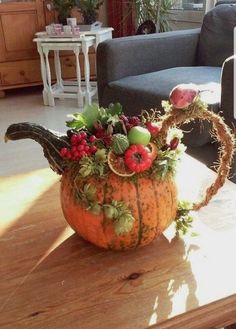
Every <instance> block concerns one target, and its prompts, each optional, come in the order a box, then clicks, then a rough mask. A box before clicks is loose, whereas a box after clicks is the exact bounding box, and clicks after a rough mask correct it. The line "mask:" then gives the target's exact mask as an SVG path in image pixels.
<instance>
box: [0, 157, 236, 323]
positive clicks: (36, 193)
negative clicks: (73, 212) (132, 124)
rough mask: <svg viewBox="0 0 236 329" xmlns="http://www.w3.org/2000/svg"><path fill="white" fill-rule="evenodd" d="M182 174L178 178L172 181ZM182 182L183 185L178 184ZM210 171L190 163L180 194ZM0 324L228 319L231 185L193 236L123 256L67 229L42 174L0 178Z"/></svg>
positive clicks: (53, 187)
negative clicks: (102, 248) (196, 234)
mask: <svg viewBox="0 0 236 329" xmlns="http://www.w3.org/2000/svg"><path fill="white" fill-rule="evenodd" d="M181 175H182V176H181ZM181 177H182V179H181ZM212 177H214V174H213V173H212V172H211V171H210V170H208V169H207V168H206V167H205V166H203V165H202V164H200V163H198V162H197V161H195V160H192V159H191V158H189V157H186V159H185V160H184V161H183V164H182V165H181V170H180V174H179V178H178V180H179V181H181V180H182V181H181V183H179V189H180V196H184V195H185V196H186V195H187V196H188V197H189V198H190V197H191V198H194V197H197V196H198V194H199V191H201V190H202V188H203V187H205V185H206V182H208V181H209V179H212ZM0 200H1V212H0V213H1V226H0V233H1V235H0V245H1V248H0V250H1V253H0V259H1V264H0V274H1V291H0V307H1V313H0V327H1V328H2V329H3V328H4V329H5V328H9V329H14V328H17V329H21V328H24V329H25V328H27V329H31V328H40V329H44V328H53V329H143V328H149V327H151V326H152V325H153V326H154V327H153V328H158V329H164V328H165V329H166V328H171V329H177V328H178V329H209V328H220V327H221V326H223V325H226V324H230V323H233V322H236V266H235V260H236V256H235V252H236V220H235V219H236V215H235V214H236V202H235V200H236V185H234V184H232V183H230V182H227V183H226V184H225V186H224V187H223V189H222V190H221V192H220V193H219V194H218V195H217V196H216V197H215V198H214V200H213V201H212V202H211V203H210V204H209V205H208V206H207V207H206V208H204V209H203V210H202V211H200V212H199V213H198V215H197V218H196V220H195V227H194V229H195V231H197V232H198V233H199V235H198V236H197V237H191V236H186V237H184V238H180V239H176V238H173V232H172V228H170V229H168V230H167V231H166V232H165V235H163V236H162V237H161V238H159V239H157V240H156V241H155V242H154V243H152V244H151V245H149V246H147V247H144V248H140V249H137V250H133V251H129V252H112V251H104V250H101V249H98V248H96V247H94V246H92V245H91V244H89V243H88V242H85V241H83V240H82V239H81V238H79V237H78V236H77V235H76V234H74V233H73V231H72V230H71V229H70V228H68V226H67V225H66V222H65V220H64V218H63V215H62V211H61V208H60V204H59V177H58V176H56V175H55V174H54V173H53V172H51V171H50V170H49V169H42V170H37V171H33V172H29V173H26V174H21V175H17V176H13V177H5V178H1V179H0Z"/></svg>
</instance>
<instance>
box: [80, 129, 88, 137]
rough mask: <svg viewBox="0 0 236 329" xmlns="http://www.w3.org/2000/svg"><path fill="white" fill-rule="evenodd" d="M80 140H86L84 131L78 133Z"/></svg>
mask: <svg viewBox="0 0 236 329" xmlns="http://www.w3.org/2000/svg"><path fill="white" fill-rule="evenodd" d="M80 138H82V139H86V138H87V133H86V132H85V131H82V132H81V133H80Z"/></svg>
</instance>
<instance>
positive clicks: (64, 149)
mask: <svg viewBox="0 0 236 329" xmlns="http://www.w3.org/2000/svg"><path fill="white" fill-rule="evenodd" d="M66 153H67V148H66V147H63V148H62V149H60V156H61V157H65V155H66Z"/></svg>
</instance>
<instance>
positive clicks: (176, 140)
mask: <svg viewBox="0 0 236 329" xmlns="http://www.w3.org/2000/svg"><path fill="white" fill-rule="evenodd" d="M178 145H179V138H178V137H174V138H173V139H172V140H171V142H170V149H171V150H176V149H177V147H178Z"/></svg>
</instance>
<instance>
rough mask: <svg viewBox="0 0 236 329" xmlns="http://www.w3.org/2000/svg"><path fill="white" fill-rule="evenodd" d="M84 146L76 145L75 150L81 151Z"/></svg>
mask: <svg viewBox="0 0 236 329" xmlns="http://www.w3.org/2000/svg"><path fill="white" fill-rule="evenodd" d="M84 147H85V146H84V145H81V144H80V145H78V146H77V150H78V151H83V150H84Z"/></svg>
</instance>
